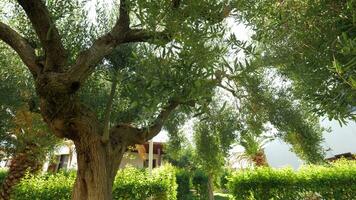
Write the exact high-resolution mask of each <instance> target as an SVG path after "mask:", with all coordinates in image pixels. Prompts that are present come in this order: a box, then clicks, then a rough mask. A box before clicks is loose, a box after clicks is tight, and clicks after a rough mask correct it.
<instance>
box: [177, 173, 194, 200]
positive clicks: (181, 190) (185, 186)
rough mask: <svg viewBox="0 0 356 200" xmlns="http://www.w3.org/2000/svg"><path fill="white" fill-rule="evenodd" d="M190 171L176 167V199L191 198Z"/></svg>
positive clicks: (184, 199)
mask: <svg viewBox="0 0 356 200" xmlns="http://www.w3.org/2000/svg"><path fill="white" fill-rule="evenodd" d="M190 177H191V173H190V171H187V170H185V169H177V171H176V179H177V184H178V188H177V199H179V200H190V199H192V198H193V197H192V194H191V192H190Z"/></svg>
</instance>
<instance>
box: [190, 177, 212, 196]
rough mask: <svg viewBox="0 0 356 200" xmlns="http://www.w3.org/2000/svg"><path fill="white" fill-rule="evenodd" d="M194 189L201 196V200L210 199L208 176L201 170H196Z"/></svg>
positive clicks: (193, 180)
mask: <svg viewBox="0 0 356 200" xmlns="http://www.w3.org/2000/svg"><path fill="white" fill-rule="evenodd" d="M192 183H193V187H194V189H195V190H196V191H197V193H198V195H199V199H202V200H203V199H204V200H205V199H208V198H209V196H208V194H209V191H208V176H207V175H206V174H205V173H204V172H203V171H201V170H196V171H195V172H194V175H193V179H192Z"/></svg>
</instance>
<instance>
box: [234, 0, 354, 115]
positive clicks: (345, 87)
mask: <svg viewBox="0 0 356 200" xmlns="http://www.w3.org/2000/svg"><path fill="white" fill-rule="evenodd" d="M236 8H237V13H236V14H237V16H238V18H239V19H240V21H243V22H245V23H247V24H248V25H249V26H250V27H251V28H252V29H253V31H254V35H253V37H252V38H253V42H254V44H255V45H256V46H258V47H259V48H260V50H261V52H262V53H261V54H260V56H261V57H262V58H263V60H264V64H265V66H266V67H269V68H275V69H277V70H278V71H279V72H280V73H281V74H283V76H285V77H287V78H288V79H290V80H291V81H292V82H293V86H292V87H293V89H294V92H295V94H296V95H297V96H298V97H300V98H302V99H304V100H307V101H309V103H310V104H311V106H312V107H313V110H314V111H315V112H317V113H318V114H319V115H328V116H329V118H331V119H338V120H340V121H342V122H345V121H344V120H345V119H354V117H355V115H354V113H353V110H354V107H355V106H356V101H355V99H356V96H355V89H356V82H355V78H356V73H355V72H356V62H355V52H356V51H355V49H356V46H355V38H356V17H355V16H356V12H355V10H356V9H355V8H356V1H354V0H345V1H319V0H302V1H296V0H293V1H250V0H248V1H237V2H236Z"/></svg>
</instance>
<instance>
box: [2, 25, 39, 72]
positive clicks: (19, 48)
mask: <svg viewBox="0 0 356 200" xmlns="http://www.w3.org/2000/svg"><path fill="white" fill-rule="evenodd" d="M0 40H2V41H4V42H5V43H6V44H8V45H9V46H11V48H12V49H14V50H15V51H16V53H17V54H18V55H19V56H20V58H21V60H22V61H23V62H24V63H25V65H26V66H27V67H28V68H29V70H30V71H31V73H32V74H33V75H35V76H36V75H37V74H38V73H39V72H40V67H39V66H38V65H37V63H36V54H35V50H34V49H33V48H32V47H31V45H30V44H29V43H28V42H27V40H26V39H25V38H24V37H22V36H21V35H20V34H19V33H17V32H16V31H15V30H13V29H12V28H11V27H9V26H8V25H6V24H4V23H2V22H0Z"/></svg>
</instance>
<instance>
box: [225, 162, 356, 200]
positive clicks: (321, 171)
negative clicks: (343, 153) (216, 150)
mask: <svg viewBox="0 0 356 200" xmlns="http://www.w3.org/2000/svg"><path fill="white" fill-rule="evenodd" d="M355 175H356V162H355V161H340V162H336V163H333V164H332V165H331V166H307V167H304V168H302V169H299V170H298V171H293V170H292V169H288V168H287V169H272V168H257V169H254V170H245V171H239V172H236V173H234V174H233V175H232V176H231V177H230V178H229V179H230V180H229V189H230V191H231V192H232V194H233V195H234V197H235V199H237V200H238V199H241V200H246V199H284V200H286V199H290V200H297V199H306V198H311V199H314V198H320V197H321V198H322V199H330V200H331V199H340V200H348V199H354V198H355V196H356V193H355V191H356V179H355V177H356V176H355Z"/></svg>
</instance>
